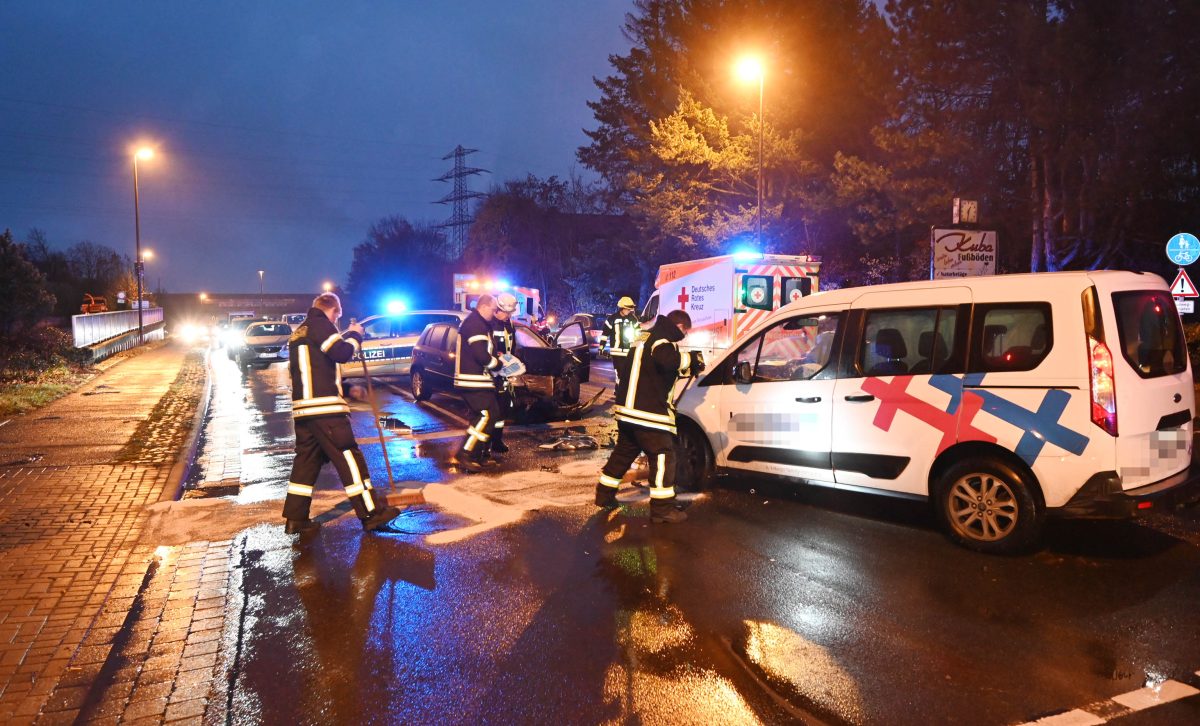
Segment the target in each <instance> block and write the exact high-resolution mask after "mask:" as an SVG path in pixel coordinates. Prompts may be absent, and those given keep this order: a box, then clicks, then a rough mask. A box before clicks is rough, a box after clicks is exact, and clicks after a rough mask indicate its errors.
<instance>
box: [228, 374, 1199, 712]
mask: <svg viewBox="0 0 1200 726" xmlns="http://www.w3.org/2000/svg"><path fill="white" fill-rule="evenodd" d="M214 363H215V367H214V372H215V373H216V375H215V376H214V393H213V395H214V401H215V402H217V403H214V405H218V403H219V402H221V401H223V402H224V404H225V405H226V406H231V405H240V406H241V407H242V408H243V409H244V414H243V416H242V420H241V424H242V425H243V426H244V429H243V431H244V433H243V436H242V442H243V449H244V451H246V452H247V453H246V454H244V455H243V458H242V478H243V481H244V482H245V485H244V486H243V489H242V492H241V494H240V495H239V496H238V497H237V498H236V501H237V502H239V503H242V504H251V503H260V504H264V505H265V504H266V503H268V502H274V503H275V505H278V503H279V502H278V501H277V500H281V499H282V496H283V489H284V488H285V487H286V482H287V474H288V467H289V466H290V444H291V422H290V411H289V409H288V403H287V401H288V398H289V394H288V392H287V379H286V370H285V369H284V368H283V367H282V366H278V365H276V366H272V367H271V368H269V369H266V370H255V371H251V372H249V373H246V374H239V372H238V371H237V370H236V369H235V368H234V367H233V365H232V364H228V362H227V361H226V360H225V359H224V358H223V357H219V356H218V357H214ZM402 388H403V386H402V385H401V386H400V389H402ZM379 393H380V396H379V399H378V400H379V404H380V407H381V408H382V409H383V410H384V411H386V412H388V413H390V414H391V415H393V416H396V417H398V418H401V419H402V420H404V421H405V422H406V423H408V424H409V425H411V426H412V427H413V429H414V433H415V437H411V438H410V437H389V445H388V450H389V452H390V455H391V461H392V467H393V471H394V473H395V475H396V478H397V479H398V480H401V481H403V482H405V483H404V485H403V486H406V487H411V488H415V487H418V486H421V485H424V487H425V488H424V491H425V496H426V499H427V500H428V501H429V504H426V505H421V506H415V507H412V508H410V509H409V510H407V511H406V512H405V513H404V514H403V515H402V516H401V517H400V518H399V519H398V520H397V521H396V523H395V527H394V529H393V531H392V532H389V533H387V534H383V535H378V534H376V535H364V534H363V533H362V532H361V530H360V529H359V527H358V525H357V522H356V521H354V520H353V517H352V515H350V514H349V508H348V507H347V506H346V505H345V503H344V500H341V499H340V495H339V494H338V491H337V487H338V485H337V482H336V477H335V476H334V475H333V472H332V470H329V469H328V468H327V471H326V472H325V473H324V474H323V476H322V479H321V480H320V482H319V483H318V486H319V487H320V488H321V489H328V490H329V491H328V492H321V496H318V498H317V500H316V502H315V504H314V513H316V512H321V514H320V516H319V517H318V519H320V520H322V521H324V522H325V526H324V527H323V529H322V530H321V532H320V533H319V534H318V535H316V536H315V537H313V538H312V539H311V540H309V541H306V542H302V543H297V542H295V541H293V540H294V538H293V537H288V536H286V535H284V534H283V532H282V527H281V526H279V524H278V522H279V521H280V520H270V521H269V523H265V524H264V523H259V524H253V523H250V522H248V523H247V526H246V528H245V529H243V530H242V533H241V535H240V536H239V537H238V540H237V554H236V557H237V559H238V564H239V565H240V567H238V568H237V571H236V575H235V577H236V581H235V582H234V587H233V588H232V592H233V596H232V597H231V600H230V606H229V607H230V614H231V615H232V616H233V617H231V618H229V619H228V620H229V622H230V626H229V627H228V628H227V632H226V634H225V643H226V646H225V647H226V655H227V656H229V657H228V658H227V662H228V664H229V667H228V672H227V673H226V674H225V677H226V678H228V680H229V683H230V684H231V685H232V687H231V690H230V694H231V695H230V702H231V706H232V708H231V715H232V719H233V721H234V722H237V723H252V722H260V723H357V722H366V723H601V722H604V723H609V722H620V723H704V724H710V723H755V722H763V723H787V722H828V723H884V724H904V723H912V724H925V723H962V724H993V723H994V724H1008V723H1021V722H1024V721H1028V720H1032V719H1035V718H1037V717H1039V716H1044V715H1047V714H1053V713H1058V712H1062V711H1068V710H1070V709H1074V708H1082V707H1087V706H1092V705H1094V704H1097V703H1099V702H1102V701H1106V699H1110V698H1113V697H1115V696H1119V695H1120V694H1125V693H1127V692H1129V691H1134V690H1136V689H1139V688H1142V687H1143V686H1146V685H1148V684H1149V685H1153V684H1155V683H1161V682H1163V681H1164V680H1166V679H1174V680H1176V681H1181V682H1183V683H1185V684H1191V685H1192V686H1200V675H1197V673H1196V671H1200V612H1198V607H1197V605H1198V604H1200V513H1198V512H1197V510H1196V509H1192V510H1187V511H1184V512H1182V513H1177V514H1173V515H1169V516H1160V517H1158V518H1157V519H1155V520H1153V521H1151V522H1150V523H1148V524H1139V523H1058V524H1052V525H1051V526H1050V527H1049V529H1048V531H1047V536H1046V541H1045V544H1044V546H1043V547H1042V548H1041V549H1040V550H1039V551H1038V552H1036V553H1034V554H1031V555H1027V556H1023V557H1015V558H999V557H988V556H983V555H978V554H975V553H972V552H968V551H966V550H964V549H962V548H959V547H956V546H954V545H952V544H951V543H950V542H949V541H948V540H947V539H945V538H944V537H943V536H942V535H941V534H939V533H938V532H937V531H936V530H935V529H934V527H933V522H932V519H931V517H929V515H928V514H927V512H926V510H925V508H924V507H923V506H921V505H919V504H913V503H908V502H898V501H893V500H890V499H885V498H879V497H869V496H865V495H852V494H846V493H843V492H827V491H824V490H820V489H814V488H800V489H797V488H794V487H790V486H788V485H785V484H779V483H773V482H767V481H758V480H749V479H736V480H727V481H724V482H723V483H722V485H721V486H720V487H718V488H717V489H716V490H714V491H713V492H711V493H709V494H705V495H703V496H701V497H699V498H697V499H695V500H694V501H693V502H692V504H691V506H690V508H689V516H690V519H689V521H688V522H686V523H685V524H682V525H676V526H665V525H654V526H652V525H650V523H649V519H648V506H647V502H646V501H645V498H644V495H643V494H641V493H640V492H636V491H634V490H631V491H630V492H627V493H624V494H623V495H622V499H623V500H624V501H625V505H624V507H623V508H622V510H621V511H620V512H618V513H612V514H609V513H598V512H597V511H596V509H595V508H594V507H592V506H591V505H590V497H591V489H592V486H593V483H594V477H595V473H596V471H597V470H598V468H599V466H600V464H601V463H602V462H603V459H604V456H605V453H606V452H604V451H603V450H601V451H598V452H555V453H549V454H547V453H541V454H540V455H539V453H537V452H536V449H535V448H534V447H535V446H536V444H538V443H540V442H543V441H546V440H550V439H552V438H553V437H554V436H555V435H556V434H557V433H559V429H538V428H534V429H532V430H530V429H526V430H524V431H518V430H517V429H514V430H512V432H511V433H510V435H509V437H508V438H509V443H510V445H513V446H514V449H515V451H514V453H513V454H511V455H510V456H509V457H508V460H507V461H506V464H505V467H504V470H503V471H501V472H498V473H494V474H485V475H478V476H460V475H456V474H454V473H453V472H447V470H446V466H445V465H444V461H445V459H446V457H447V456H448V454H449V452H450V451H452V450H453V447H454V446H455V445H456V444H457V439H456V438H446V436H448V435H451V434H454V433H455V432H456V430H457V429H459V428H461V423H460V422H459V421H457V420H455V418H454V417H453V414H455V413H456V411H458V409H457V408H456V404H454V403H453V402H452V401H451V400H450V399H443V398H437V399H435V401H434V403H435V404H436V405H437V406H438V407H439V408H441V409H444V412H443V411H439V410H437V409H434V408H429V407H427V406H422V405H417V404H414V403H412V402H411V400H409V399H407V398H406V397H404V396H403V395H400V394H399V393H396V392H395V390H387V389H386V388H385V389H383V390H381V391H380V392H379ZM355 408H356V413H355V415H354V417H353V420H354V425H355V430H356V435H357V436H358V437H359V439H360V442H361V443H362V445H363V450H364V453H365V454H366V455H367V457H368V460H369V463H370V467H371V470H372V475H373V478H374V480H375V481H376V483H377V486H378V485H379V483H380V482H382V481H385V480H386V474H384V467H383V462H382V456H381V447H380V446H379V445H378V443H377V442H376V443H374V444H371V443H370V442H371V439H372V437H374V436H375V429H374V426H373V424H372V420H371V414H370V409H369V407H368V406H367V405H366V404H365V403H359V404H356V406H355ZM574 423H576V424H577V425H583V426H585V427H586V429H587V430H588V431H589V433H596V434H598V435H599V437H600V438H601V440H602V441H603V439H604V434H605V432H606V431H607V430H608V423H607V416H606V415H604V411H603V410H600V411H598V412H596V413H595V414H594V415H592V416H591V417H589V418H587V419H585V421H583V422H574ZM414 439H416V440H414ZM1109 705H1110V706H1112V705H1114V704H1111V703H1110V704H1109ZM1119 708H1120V707H1117V709H1118V710H1117V711H1111V710H1110V713H1113V715H1115V716H1119ZM1091 710H1093V711H1096V710H1097V709H1095V708H1092V709H1091ZM1101 710H1102V709H1101ZM1112 722H1113V723H1120V724H1158V723H1200V696H1191V697H1188V698H1185V699H1183V700H1180V701H1176V702H1174V703H1171V704H1168V705H1163V706H1158V707H1156V708H1152V709H1149V710H1146V711H1141V712H1138V713H1133V714H1130V715H1125V716H1119V717H1118V718H1116V719H1115V720H1113V721H1112Z"/></svg>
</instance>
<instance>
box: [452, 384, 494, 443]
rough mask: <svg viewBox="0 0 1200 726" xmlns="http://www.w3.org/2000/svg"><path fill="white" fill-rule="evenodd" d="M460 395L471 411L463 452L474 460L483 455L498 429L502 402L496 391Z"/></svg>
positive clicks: (485, 390)
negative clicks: (493, 433) (498, 398)
mask: <svg viewBox="0 0 1200 726" xmlns="http://www.w3.org/2000/svg"><path fill="white" fill-rule="evenodd" d="M458 393H459V395H461V396H462V399H463V401H465V402H466V404H467V407H468V408H470V409H471V412H472V413H471V419H472V421H471V425H470V426H468V427H467V438H466V439H465V440H464V441H463V446H462V448H463V451H466V452H467V453H468V454H470V455H471V456H472V457H474V458H479V457H481V456H482V455H483V452H484V449H485V447H484V446H482V444H485V443H486V442H487V441H488V440H489V439H491V438H492V432H493V431H495V428H496V420H497V419H499V418H500V402H499V401H498V400H497V398H496V389H495V388H492V389H480V390H478V391H475V390H470V389H467V390H463V389H459V391H458Z"/></svg>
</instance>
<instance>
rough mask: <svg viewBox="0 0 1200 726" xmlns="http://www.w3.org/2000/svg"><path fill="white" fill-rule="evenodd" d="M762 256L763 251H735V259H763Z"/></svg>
mask: <svg viewBox="0 0 1200 726" xmlns="http://www.w3.org/2000/svg"><path fill="white" fill-rule="evenodd" d="M762 257H763V256H762V253H761V252H755V251H754V250H737V251H736V252H734V253H733V259H735V260H738V261H746V262H748V261H750V260H761V259H762Z"/></svg>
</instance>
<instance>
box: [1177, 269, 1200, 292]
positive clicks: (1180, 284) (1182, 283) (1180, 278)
mask: <svg viewBox="0 0 1200 726" xmlns="http://www.w3.org/2000/svg"><path fill="white" fill-rule="evenodd" d="M1171 294H1172V295H1174V296H1175V297H1200V293H1197V292H1196V286H1195V285H1193V284H1192V278H1190V277H1188V274H1187V270H1185V269H1183V268H1182V267H1181V268H1179V274H1178V275H1176V276H1175V282H1172V283H1171Z"/></svg>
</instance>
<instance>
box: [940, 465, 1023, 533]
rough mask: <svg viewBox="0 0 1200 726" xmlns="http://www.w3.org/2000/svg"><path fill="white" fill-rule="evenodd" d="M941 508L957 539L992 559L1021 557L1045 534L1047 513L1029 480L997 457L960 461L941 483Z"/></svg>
mask: <svg viewBox="0 0 1200 726" xmlns="http://www.w3.org/2000/svg"><path fill="white" fill-rule="evenodd" d="M934 491H935V505H936V508H937V513H938V516H939V517H940V518H941V520H942V523H943V525H944V526H945V527H946V532H947V533H948V534H949V535H950V537H951V539H953V540H954V541H956V542H958V543H959V544H961V545H963V546H964V547H967V548H969V549H973V550H977V551H979V552H987V553H990V554H1011V553H1015V552H1021V551H1022V550H1025V549H1026V548H1028V547H1029V546H1030V545H1032V544H1033V543H1034V542H1035V541H1036V540H1037V538H1038V535H1039V534H1041V530H1042V522H1043V519H1044V515H1045V512H1044V510H1043V507H1042V506H1041V504H1039V503H1038V500H1037V498H1036V497H1035V496H1034V494H1033V491H1032V486H1031V485H1030V483H1029V482H1028V481H1026V476H1025V475H1024V474H1022V473H1021V472H1020V471H1018V470H1017V469H1015V468H1014V467H1013V466H1011V465H1010V464H1009V463H1008V462H1005V461H1004V460H1002V459H1000V458H997V457H991V456H984V457H981V458H978V459H974V458H973V459H970V460H964V461H960V462H958V463H957V464H954V465H953V466H951V467H950V468H949V469H948V470H947V471H946V473H945V474H943V475H942V477H941V478H940V479H939V480H938V483H937V486H936V487H935V489H934Z"/></svg>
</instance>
